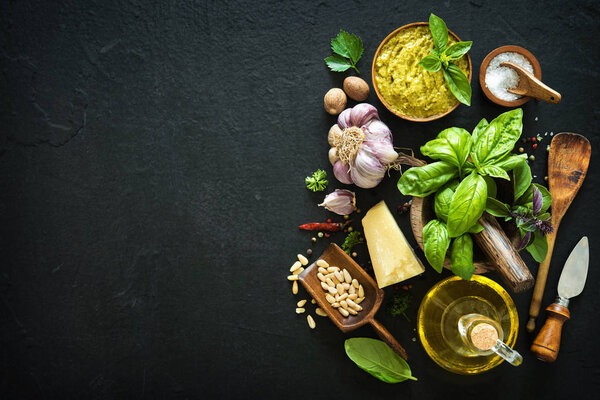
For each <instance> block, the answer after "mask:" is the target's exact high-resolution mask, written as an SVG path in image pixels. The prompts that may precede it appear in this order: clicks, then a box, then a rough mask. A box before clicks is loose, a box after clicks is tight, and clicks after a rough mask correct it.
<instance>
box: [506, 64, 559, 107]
mask: <svg viewBox="0 0 600 400" xmlns="http://www.w3.org/2000/svg"><path fill="white" fill-rule="evenodd" d="M500 66H501V67H510V68H512V69H514V70H515V72H516V73H517V74H518V75H519V84H518V86H517V87H516V88H514V89H508V92H509V93H512V94H516V95H519V96H529V97H534V98H536V99H540V100H544V101H545V102H548V103H553V104H557V103H559V102H560V99H561V98H562V96H561V95H560V93H558V92H557V91H556V90H554V89H552V88H550V87H548V86H546V85H544V84H543V83H542V81H540V80H539V79H538V78H536V77H535V76H533V74H532V73H531V72H529V71H527V70H526V69H525V68H523V67H521V66H520V65H518V64H515V63H512V62H508V61H507V62H503V63H502V64H500Z"/></svg>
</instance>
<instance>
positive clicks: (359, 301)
mask: <svg viewBox="0 0 600 400" xmlns="http://www.w3.org/2000/svg"><path fill="white" fill-rule="evenodd" d="M364 299H365V298H364V297H359V298H358V299H356V300H354V302H355V303H356V304H360V303H362V301H363V300H364Z"/></svg>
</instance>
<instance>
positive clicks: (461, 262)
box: [450, 233, 475, 280]
mask: <svg viewBox="0 0 600 400" xmlns="http://www.w3.org/2000/svg"><path fill="white" fill-rule="evenodd" d="M450 266H451V267H452V272H454V275H457V276H460V277H461V278H463V279H467V280H469V279H471V277H472V276H473V272H475V265H474V264H473V239H471V235H469V234H468V233H465V234H464V235H461V236H459V237H457V238H456V239H454V241H453V242H452V250H450Z"/></svg>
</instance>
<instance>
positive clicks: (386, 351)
mask: <svg viewBox="0 0 600 400" xmlns="http://www.w3.org/2000/svg"><path fill="white" fill-rule="evenodd" d="M344 349H345V350H346V354H347V355H348V357H349V358H350V359H351V360H352V361H354V363H355V364H356V365H358V366H359V367H360V368H361V369H362V370H364V371H366V372H368V373H369V374H371V375H373V376H374V377H375V378H377V379H379V380H381V381H383V382H386V383H398V382H402V381H405V380H407V379H411V380H413V381H416V380H417V378H415V377H414V376H412V373H411V371H410V367H409V366H408V363H407V362H406V361H405V360H404V359H403V358H402V357H400V356H399V355H398V354H396V353H395V352H394V351H393V350H392V349H391V348H390V346H388V345H387V344H385V343H384V342H382V341H381V340H376V339H370V338H351V339H347V340H346V341H345V342H344Z"/></svg>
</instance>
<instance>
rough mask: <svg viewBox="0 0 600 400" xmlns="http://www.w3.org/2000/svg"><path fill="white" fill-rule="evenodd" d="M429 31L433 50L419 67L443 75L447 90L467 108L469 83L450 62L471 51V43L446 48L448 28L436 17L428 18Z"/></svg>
mask: <svg viewBox="0 0 600 400" xmlns="http://www.w3.org/2000/svg"><path fill="white" fill-rule="evenodd" d="M429 30H430V31H431V36H433V43H434V45H435V48H434V49H432V50H431V54H430V55H428V56H426V57H425V58H423V59H422V60H421V61H420V62H419V65H420V66H421V67H423V68H425V69H426V70H427V71H430V72H438V71H439V70H440V69H441V70H442V73H443V74H444V80H445V81H446V84H447V85H448V88H449V89H450V91H451V92H452V94H453V95H454V97H456V99H457V100H458V101H460V102H461V103H463V104H466V105H467V106H470V105H471V83H470V82H469V79H468V78H467V76H466V75H465V74H464V73H463V72H462V71H461V69H460V68H459V67H458V66H457V65H456V64H454V63H452V62H451V61H456V60H458V59H459V58H461V57H462V56H464V55H465V54H467V52H468V51H469V49H471V46H472V45H473V42H471V41H468V42H458V43H454V44H452V45H450V46H448V27H447V26H446V23H445V22H444V21H443V20H442V19H441V18H440V17H438V16H436V15H434V14H431V15H430V16H429Z"/></svg>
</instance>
